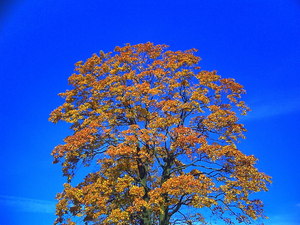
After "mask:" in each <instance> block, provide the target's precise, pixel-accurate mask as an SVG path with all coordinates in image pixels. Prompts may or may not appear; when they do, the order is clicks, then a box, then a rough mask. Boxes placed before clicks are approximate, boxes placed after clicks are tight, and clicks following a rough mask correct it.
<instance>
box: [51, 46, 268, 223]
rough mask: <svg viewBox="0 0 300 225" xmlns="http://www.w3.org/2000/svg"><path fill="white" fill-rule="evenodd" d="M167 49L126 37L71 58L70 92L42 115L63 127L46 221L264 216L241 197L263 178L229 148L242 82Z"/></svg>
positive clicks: (250, 159)
mask: <svg viewBox="0 0 300 225" xmlns="http://www.w3.org/2000/svg"><path fill="white" fill-rule="evenodd" d="M167 47H168V46H166V45H154V44H152V43H149V42H148V43H145V44H137V45H130V44H127V45H125V46H124V47H116V48H115V50H114V52H110V53H104V52H102V51H101V52H100V54H99V55H96V54H94V55H93V56H92V57H91V58H89V59H87V60H86V61H85V62H78V63H76V69H75V73H74V74H72V75H71V76H70V77H69V84H70V85H71V86H72V89H71V90H67V91H66V92H64V93H61V94H60V95H61V96H62V97H64V98H65V102H64V103H63V104H62V105H61V106H60V107H58V108H57V109H55V110H54V111H53V112H52V113H51V116H50V120H51V121H52V122H54V123H56V122H58V121H65V122H68V123H71V129H72V131H73V134H72V135H70V136H68V137H66V138H65V139H64V144H61V145H58V146H57V147H55V149H54V150H53V152H52V155H53V156H54V163H57V162H61V164H62V171H63V175H64V176H66V177H67V183H66V184H64V190H63V191H62V193H60V194H58V195H57V199H58V200H59V202H58V204H57V211H56V214H57V219H56V222H55V224H77V223H79V224H81V223H82V224H141V225H150V224H160V225H167V224H205V217H206V216H207V215H208V213H210V214H212V215H214V216H216V218H220V219H222V220H224V221H225V222H227V223H228V224H232V223H233V221H238V222H245V223H250V222H251V221H253V219H254V220H255V219H257V218H261V217H264V215H263V209H262V202H261V201H260V200H252V199H250V197H251V196H250V194H251V193H253V192H259V191H262V190H264V191H266V190H267V184H268V183H269V182H270V177H269V176H267V175H265V174H264V173H262V172H259V171H258V170H257V169H256V167H255V163H256V158H255V157H254V156H252V155H250V156H247V155H245V154H243V153H242V152H241V151H240V150H239V149H238V148H237V147H236V145H235V144H236V143H237V142H238V140H239V139H240V138H244V135H243V133H244V131H245V128H244V126H243V124H241V123H239V122H238V117H237V114H238V113H239V114H246V112H247V111H248V107H247V106H246V105H245V103H244V102H243V101H241V100H240V99H241V95H242V94H244V92H245V91H244V89H243V87H242V86H241V85H240V84H238V83H237V82H235V80H234V79H228V78H221V76H219V75H217V73H216V72H215V71H211V72H210V71H205V70H201V68H200V67H199V66H198V62H199V61H200V58H199V57H197V56H195V55H194V53H195V52H196V50H195V49H191V50H187V51H170V50H167ZM81 166H85V167H87V169H90V170H89V172H90V173H88V174H83V172H81V173H80V172H78V168H79V167H81ZM87 169H85V170H84V171H86V170H87ZM76 171H77V172H76ZM74 176H75V177H76V176H77V179H76V180H80V181H79V182H75V181H74V179H73V178H74ZM201 213H202V214H201ZM74 218H75V220H74V221H77V222H74V221H73V219H74ZM78 221H79V222H78Z"/></svg>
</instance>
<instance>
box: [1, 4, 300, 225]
mask: <svg viewBox="0 0 300 225" xmlns="http://www.w3.org/2000/svg"><path fill="white" fill-rule="evenodd" d="M2 2H3V1H2ZM0 4H2V5H0V7H1V10H0V13H1V15H0V62H1V65H0V74H1V76H0V92H1V93H0V104H1V112H0V113H1V116H0V123H1V148H2V155H1V158H0V171H1V173H0V180H1V188H0V209H1V210H0V218H1V225H2V224H3V225H50V224H52V222H53V220H54V205H55V200H54V196H55V194H56V193H57V192H59V191H61V190H62V183H63V182H64V178H62V176H61V172H60V167H59V166H58V165H52V164H51V162H52V158H51V156H50V152H51V150H52V148H53V147H54V146H55V145H57V144H59V143H61V142H62V139H63V138H64V137H65V136H66V135H67V134H68V133H69V131H68V129H67V125H65V124H58V125H54V124H51V123H50V122H48V120H47V119H48V115H49V113H50V112H51V111H52V110H53V109H54V108H56V107H57V106H58V105H60V104H61V103H62V99H60V98H59V97H58V96H57V93H59V92H63V91H64V90H65V89H67V88H68V86H67V78H68V76H69V75H70V74H71V73H72V71H73V68H74V63H75V62H77V61H79V60H85V59H86V58H88V57H89V56H91V54H92V53H95V52H99V50H104V51H111V50H112V49H113V48H114V46H116V45H123V44H124V43H132V44H137V43H142V42H147V41H151V42H154V43H156V44H168V45H170V46H171V49H172V50H184V49H189V48H197V49H199V52H198V55H199V56H201V57H202V59H203V60H202V62H201V66H202V68H203V69H207V70H217V71H218V72H219V74H220V75H222V76H224V77H234V78H235V79H236V80H237V81H238V82H240V83H241V84H243V85H244V86H245V88H246V90H247V95H246V96H245V101H246V102H248V104H249V106H250V107H251V108H252V112H250V113H249V115H248V116H247V117H245V118H243V122H244V123H245V125H246V128H248V133H247V134H246V136H247V139H246V140H244V141H243V142H242V143H241V144H240V148H241V149H243V150H244V151H245V152H246V153H247V154H254V155H255V156H257V157H258V158H259V163H258V167H259V169H260V170H261V171H264V172H266V173H267V174H269V175H271V176H272V177H273V184H272V185H271V186H270V191H269V192H268V193H261V194H258V195H257V197H258V198H261V199H263V200H264V202H265V205H266V207H265V208H266V213H267V215H268V216H269V217H270V220H269V221H266V224H269V225H299V224H300V194H299V186H300V175H299V174H300V169H299V166H298V165H299V158H300V152H299V144H298V141H299V135H300V133H299V126H300V121H299V116H300V82H299V80H300V79H299V72H300V67H299V65H300V38H299V37H300V1H298V0H240V1H238V0H209V1H204V0H185V1H182V0H181V1H177V0H172V1H167V0H161V1H156V0H151V1H150V0H149V1H143V0H140V1H138V0H127V1H117V0H110V1H101V0H100V1H90V0H85V1H79V0H73V1H69V0H65V1H57V0H56V1H55V0H44V1H40V0H15V1H4V3H0Z"/></svg>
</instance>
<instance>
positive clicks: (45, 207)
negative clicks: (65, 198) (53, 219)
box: [0, 195, 55, 214]
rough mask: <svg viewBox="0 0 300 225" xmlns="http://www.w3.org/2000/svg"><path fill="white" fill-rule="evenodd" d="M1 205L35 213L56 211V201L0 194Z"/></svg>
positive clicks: (52, 212)
mask: <svg viewBox="0 0 300 225" xmlns="http://www.w3.org/2000/svg"><path fill="white" fill-rule="evenodd" d="M0 206H5V207H10V208H13V209H14V210H17V211H23V212H35V213H51V214H54V213H55V201H46V200H39V199H32V198H22V197H16V196H5V195H0Z"/></svg>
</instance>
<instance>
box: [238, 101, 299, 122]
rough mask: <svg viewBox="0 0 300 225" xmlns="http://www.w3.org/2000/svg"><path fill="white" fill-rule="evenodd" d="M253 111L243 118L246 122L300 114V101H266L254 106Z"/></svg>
mask: <svg viewBox="0 0 300 225" xmlns="http://www.w3.org/2000/svg"><path fill="white" fill-rule="evenodd" d="M275 100H277V101H275ZM251 109H252V111H251V112H249V113H248V115H247V116H245V117H244V118H243V119H244V120H254V119H264V118H270V117H273V116H281V115H286V114H289V113H293V112H298V111H300V99H288V100H279V99H274V100H272V101H265V102H264V103H262V102H260V103H256V104H253V105H252V106H251Z"/></svg>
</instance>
